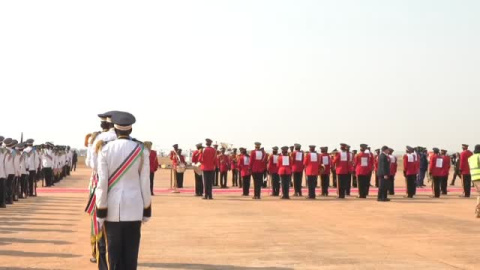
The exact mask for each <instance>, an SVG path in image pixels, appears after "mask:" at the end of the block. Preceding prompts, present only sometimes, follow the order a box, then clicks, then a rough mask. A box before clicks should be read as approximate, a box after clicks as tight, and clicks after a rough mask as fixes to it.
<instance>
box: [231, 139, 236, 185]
mask: <svg viewBox="0 0 480 270" xmlns="http://www.w3.org/2000/svg"><path fill="white" fill-rule="evenodd" d="M232 151H233V153H232V154H231V155H230V169H231V170H232V186H233V187H238V165H237V164H238V157H237V148H233V149H232Z"/></svg>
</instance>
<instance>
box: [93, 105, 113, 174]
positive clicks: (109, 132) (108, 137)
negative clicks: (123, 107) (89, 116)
mask: <svg viewBox="0 0 480 270" xmlns="http://www.w3.org/2000/svg"><path fill="white" fill-rule="evenodd" d="M116 112H117V111H109V112H106V113H104V114H99V115H98V116H99V117H100V118H101V119H105V121H102V123H101V127H102V129H103V132H102V133H100V134H99V135H98V136H97V137H96V138H95V140H94V141H93V143H92V146H91V152H90V159H89V162H90V164H89V167H90V168H92V169H94V170H97V164H98V163H97V153H96V151H95V149H96V147H97V143H98V142H99V141H103V142H109V141H113V140H115V139H116V138H117V135H116V134H115V130H114V128H113V123H112V115H113V114H114V113H116ZM103 117H104V118H103Z"/></svg>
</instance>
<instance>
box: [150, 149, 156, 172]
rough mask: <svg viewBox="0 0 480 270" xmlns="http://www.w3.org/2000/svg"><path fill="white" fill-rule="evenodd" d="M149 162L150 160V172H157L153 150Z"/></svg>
mask: <svg viewBox="0 0 480 270" xmlns="http://www.w3.org/2000/svg"><path fill="white" fill-rule="evenodd" d="M149 160H150V172H151V173H154V172H156V171H157V170H158V158H157V151H155V150H151V151H150V154H149Z"/></svg>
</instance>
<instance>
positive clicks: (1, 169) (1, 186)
mask: <svg viewBox="0 0 480 270" xmlns="http://www.w3.org/2000/svg"><path fill="white" fill-rule="evenodd" d="M4 139H5V138H4V137H3V136H0V208H6V207H7V205H6V204H5V195H6V192H7V191H6V185H5V183H6V181H7V174H6V172H5V155H6V153H7V150H6V149H5V145H4V144H3V140H4Z"/></svg>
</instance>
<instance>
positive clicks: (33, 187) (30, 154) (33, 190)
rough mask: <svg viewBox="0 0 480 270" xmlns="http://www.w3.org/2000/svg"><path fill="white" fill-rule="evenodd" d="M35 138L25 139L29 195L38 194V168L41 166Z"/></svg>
mask: <svg viewBox="0 0 480 270" xmlns="http://www.w3.org/2000/svg"><path fill="white" fill-rule="evenodd" d="M33 143H34V140H33V139H28V140H26V141H25V145H26V146H27V147H26V148H25V149H24V150H23V152H24V153H26V155H27V157H26V161H25V163H26V170H27V171H28V196H37V181H36V178H37V170H38V168H39V166H40V162H39V158H38V153H37V150H36V149H35V148H34V147H33Z"/></svg>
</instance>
